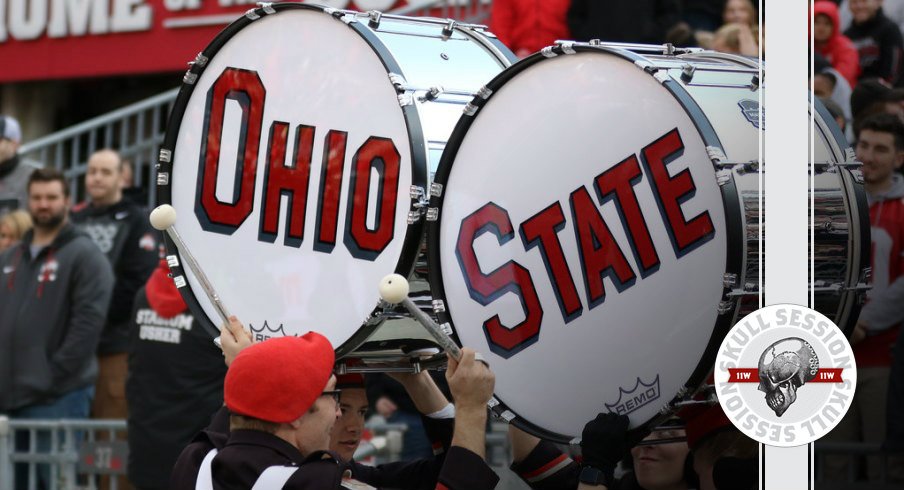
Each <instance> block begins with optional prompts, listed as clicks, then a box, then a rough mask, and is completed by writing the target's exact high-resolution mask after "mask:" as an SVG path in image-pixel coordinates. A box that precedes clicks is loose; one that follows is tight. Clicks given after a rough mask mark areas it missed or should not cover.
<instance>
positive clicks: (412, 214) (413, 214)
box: [408, 211, 422, 225]
mask: <svg viewBox="0 0 904 490" xmlns="http://www.w3.org/2000/svg"><path fill="white" fill-rule="evenodd" d="M421 214H422V213H421V212H420V211H408V224H409V225H413V224H415V223H417V222H418V221H420V219H421Z"/></svg>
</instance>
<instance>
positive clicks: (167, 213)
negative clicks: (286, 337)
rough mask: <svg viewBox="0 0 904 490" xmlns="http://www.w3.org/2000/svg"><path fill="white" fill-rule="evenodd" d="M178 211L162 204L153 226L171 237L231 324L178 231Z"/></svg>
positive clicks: (214, 303) (155, 212) (224, 308)
mask: <svg viewBox="0 0 904 490" xmlns="http://www.w3.org/2000/svg"><path fill="white" fill-rule="evenodd" d="M176 218H177V215H176V209H175V208H173V207H172V206H170V205H169V204H161V205H160V206H157V207H156V208H154V210H153V211H151V226H153V227H154V228H156V229H158V230H160V231H162V232H165V233H166V234H167V235H169V237H170V239H171V240H172V241H173V243H174V244H175V245H176V248H177V249H178V250H179V252H181V253H182V261H183V262H184V263H185V265H187V266H188V268H189V269H191V271H192V273H193V274H194V275H195V278H197V279H198V282H200V283H201V288H202V289H203V290H204V293H206V294H207V298H208V299H210V302H211V303H212V304H213V306H214V308H216V310H217V313H219V314H220V318H221V319H222V320H223V323H224V324H225V323H228V322H229V311H228V310H226V307H225V306H224V305H223V302H222V301H220V295H218V294H217V291H216V290H215V289H214V288H213V285H212V284H211V283H210V280H208V279H207V275H206V274H204V271H203V270H201V266H200V265H198V261H197V260H195V257H194V255H192V254H191V251H190V250H189V249H188V247H186V246H185V242H183V241H182V237H181V236H180V235H179V232H178V231H176V228H175V226H174V225H175V224H176ZM219 340H220V338H219V337H217V338H215V339H214V343H215V344H217V346H219V345H220V343H219V342H218V341H219Z"/></svg>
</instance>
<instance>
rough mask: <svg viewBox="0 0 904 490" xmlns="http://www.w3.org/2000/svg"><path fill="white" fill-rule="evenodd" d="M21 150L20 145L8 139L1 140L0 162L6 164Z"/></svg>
mask: <svg viewBox="0 0 904 490" xmlns="http://www.w3.org/2000/svg"><path fill="white" fill-rule="evenodd" d="M18 150H19V143H17V142H15V141H13V140H8V139H6V138H0V162H5V161H7V160H9V159H10V158H12V157H13V156H14V155H15V154H16V151H18Z"/></svg>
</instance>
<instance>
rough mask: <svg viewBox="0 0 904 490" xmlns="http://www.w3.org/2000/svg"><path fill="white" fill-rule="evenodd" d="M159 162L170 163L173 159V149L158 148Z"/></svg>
mask: <svg viewBox="0 0 904 490" xmlns="http://www.w3.org/2000/svg"><path fill="white" fill-rule="evenodd" d="M157 159H158V160H159V161H160V163H170V162H172V161H173V151H172V150H167V149H166V148H161V149H160V155H159V156H158V157H157Z"/></svg>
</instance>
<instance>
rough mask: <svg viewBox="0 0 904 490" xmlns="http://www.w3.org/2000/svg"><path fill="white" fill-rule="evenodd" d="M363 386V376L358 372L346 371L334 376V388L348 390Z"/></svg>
mask: <svg viewBox="0 0 904 490" xmlns="http://www.w3.org/2000/svg"><path fill="white" fill-rule="evenodd" d="M352 388H361V389H363V388H364V376H363V375H362V374H360V373H347V374H340V375H338V376H336V389H338V390H350V389H352Z"/></svg>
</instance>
